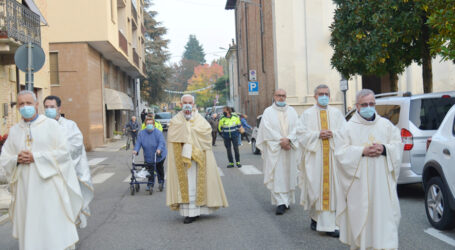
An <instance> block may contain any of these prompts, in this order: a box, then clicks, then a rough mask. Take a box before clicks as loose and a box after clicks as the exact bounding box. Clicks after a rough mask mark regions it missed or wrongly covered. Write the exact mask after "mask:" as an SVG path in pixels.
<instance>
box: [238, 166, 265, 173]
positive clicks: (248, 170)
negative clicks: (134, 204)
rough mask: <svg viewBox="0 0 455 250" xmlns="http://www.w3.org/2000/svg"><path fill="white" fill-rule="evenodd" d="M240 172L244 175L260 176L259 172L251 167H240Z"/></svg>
mask: <svg viewBox="0 0 455 250" xmlns="http://www.w3.org/2000/svg"><path fill="white" fill-rule="evenodd" d="M239 170H240V172H242V173H243V174H244V175H255V174H262V172H261V170H259V169H257V168H256V167H255V166H253V165H242V167H241V168H239Z"/></svg>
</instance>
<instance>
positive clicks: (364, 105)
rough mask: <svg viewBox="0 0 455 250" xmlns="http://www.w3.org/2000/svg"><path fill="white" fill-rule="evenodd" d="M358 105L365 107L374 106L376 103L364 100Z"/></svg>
mask: <svg viewBox="0 0 455 250" xmlns="http://www.w3.org/2000/svg"><path fill="white" fill-rule="evenodd" d="M358 104H359V105H360V107H362V108H366V107H368V106H369V107H374V106H376V103H375V102H369V103H368V102H365V103H358Z"/></svg>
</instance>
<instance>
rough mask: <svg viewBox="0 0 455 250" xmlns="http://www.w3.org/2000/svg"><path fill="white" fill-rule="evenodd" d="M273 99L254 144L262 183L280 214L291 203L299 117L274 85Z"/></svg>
mask: <svg viewBox="0 0 455 250" xmlns="http://www.w3.org/2000/svg"><path fill="white" fill-rule="evenodd" d="M273 99H274V103H273V104H272V105H271V106H270V107H268V108H266V109H265V111H264V113H263V115H262V120H261V124H260V125H259V130H258V137H257V147H258V148H259V149H260V150H261V152H262V158H263V164H264V165H263V169H264V184H265V185H266V187H267V188H268V189H269V190H270V192H271V196H272V205H276V206H277V208H276V212H275V214H277V215H282V214H284V213H285V211H286V210H287V209H289V205H290V204H291V203H295V187H296V185H297V165H298V164H299V161H300V155H301V153H300V150H299V142H298V139H297V129H298V127H299V117H298V115H297V112H296V111H295V109H294V108H292V107H290V106H289V105H287V104H286V91H285V90H284V89H277V90H276V91H275V93H274V96H273Z"/></svg>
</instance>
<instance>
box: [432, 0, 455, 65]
mask: <svg viewBox="0 0 455 250" xmlns="http://www.w3.org/2000/svg"><path fill="white" fill-rule="evenodd" d="M428 2H429V3H428V4H429V8H428V9H429V10H430V11H431V13H430V16H429V18H428V25H429V26H430V27H431V28H433V29H435V30H436V31H437V32H436V33H435V35H434V36H432V37H431V38H430V49H431V52H432V53H438V54H440V55H441V56H442V58H443V60H452V61H453V62H454V63H455V0H429V1H428Z"/></svg>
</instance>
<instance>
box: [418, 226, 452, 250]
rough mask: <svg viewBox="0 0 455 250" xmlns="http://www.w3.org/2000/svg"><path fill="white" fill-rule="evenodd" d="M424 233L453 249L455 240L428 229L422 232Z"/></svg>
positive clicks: (435, 230)
mask: <svg viewBox="0 0 455 250" xmlns="http://www.w3.org/2000/svg"><path fill="white" fill-rule="evenodd" d="M424 232H425V233H427V234H429V235H431V236H433V237H435V238H437V239H438V240H441V241H444V242H445V243H447V244H449V245H451V246H453V247H455V239H452V238H450V237H449V236H447V235H445V234H443V233H442V232H441V231H439V230H437V229H434V228H432V227H430V228H427V229H426V230H424Z"/></svg>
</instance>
